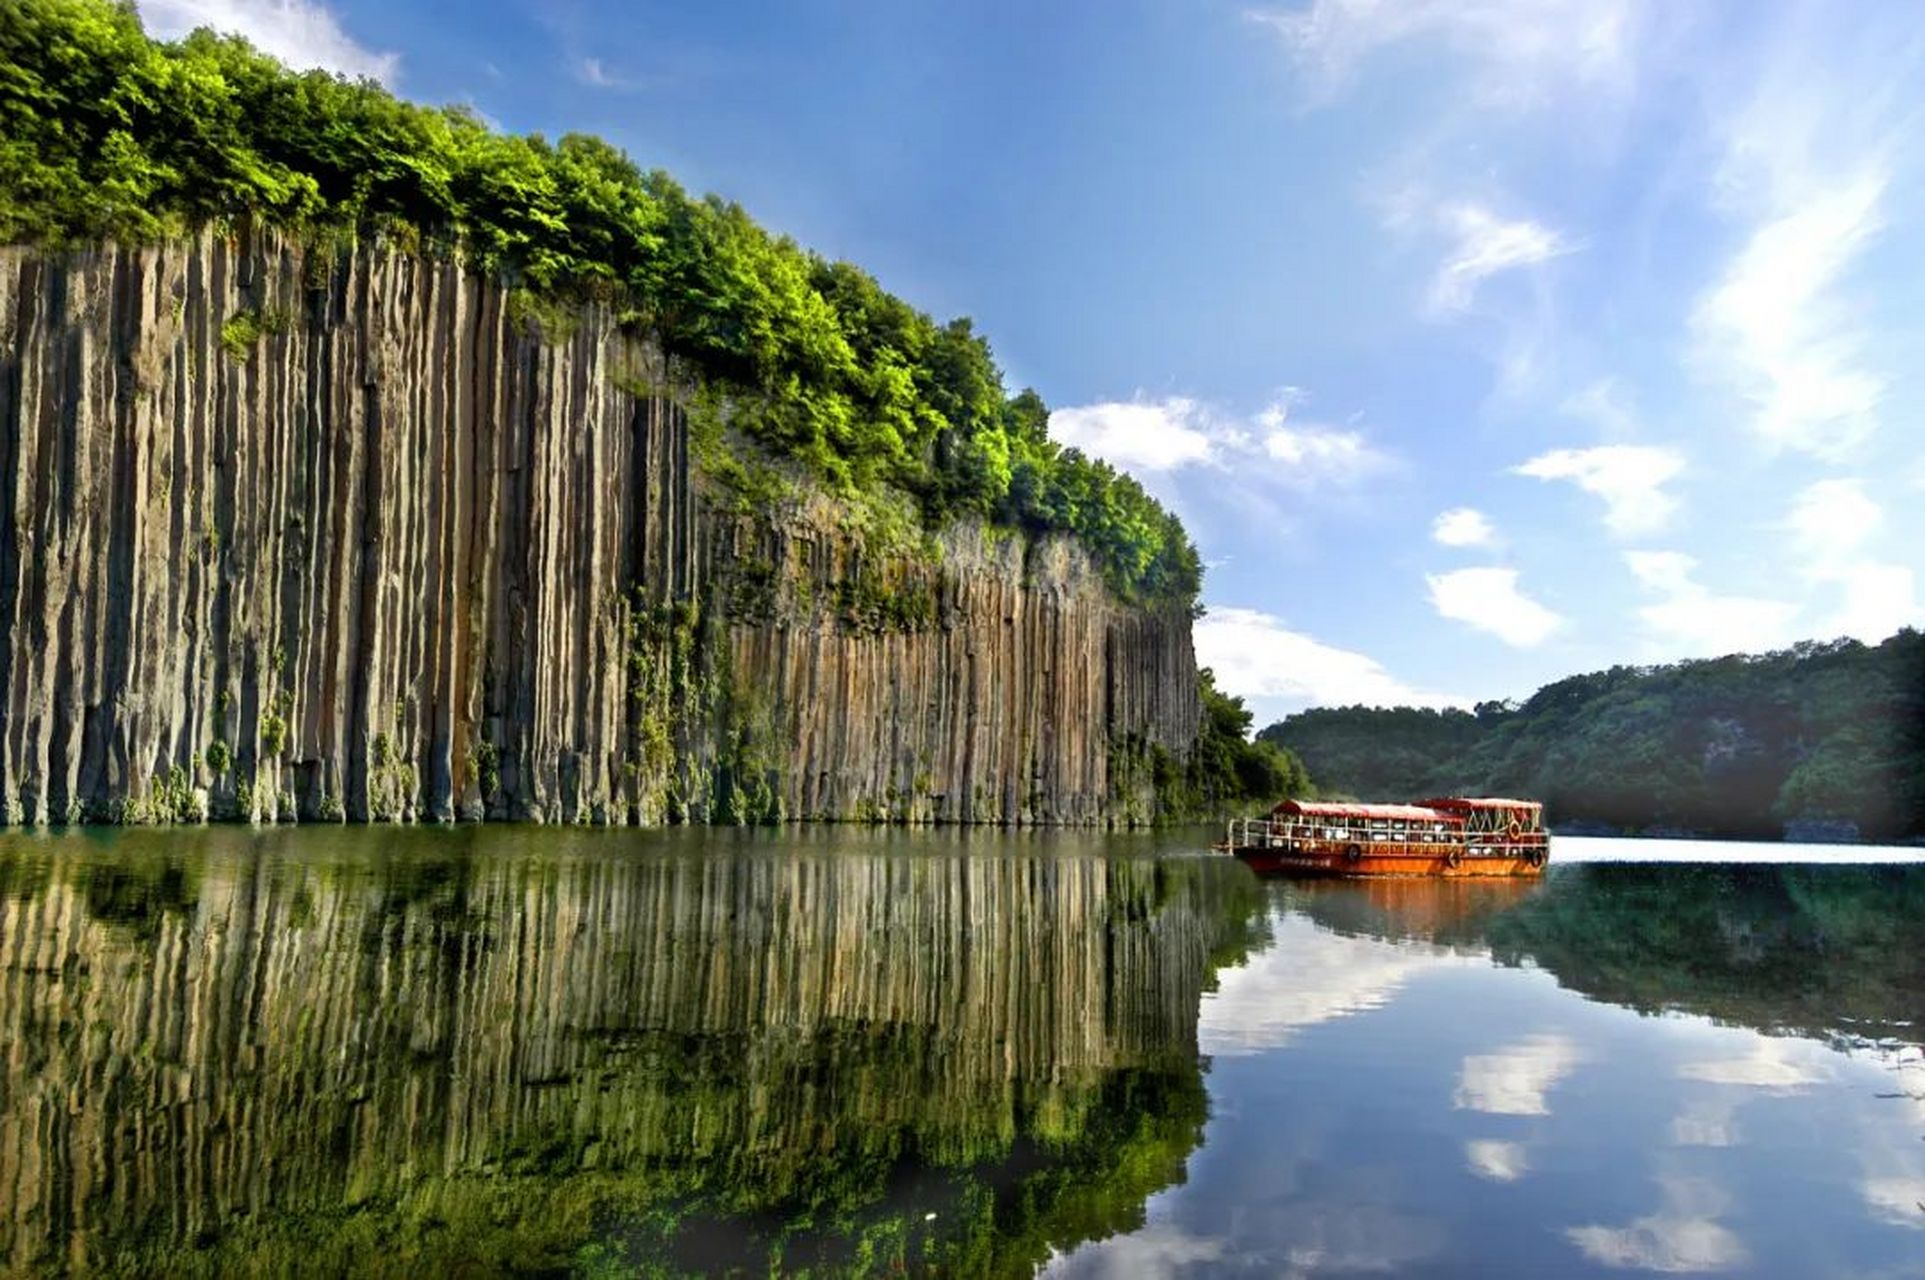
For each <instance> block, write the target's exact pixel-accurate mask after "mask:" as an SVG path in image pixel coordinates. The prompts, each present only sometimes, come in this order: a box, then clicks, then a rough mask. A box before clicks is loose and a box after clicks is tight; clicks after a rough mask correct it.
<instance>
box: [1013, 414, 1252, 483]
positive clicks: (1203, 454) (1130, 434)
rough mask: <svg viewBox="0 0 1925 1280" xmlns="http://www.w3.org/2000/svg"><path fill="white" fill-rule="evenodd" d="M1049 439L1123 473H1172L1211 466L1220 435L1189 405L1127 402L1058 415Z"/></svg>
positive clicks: (1051, 423)
mask: <svg viewBox="0 0 1925 1280" xmlns="http://www.w3.org/2000/svg"><path fill="white" fill-rule="evenodd" d="M1049 433H1050V435H1051V436H1053V437H1055V438H1056V439H1057V440H1058V441H1059V442H1061V443H1063V444H1066V445H1072V446H1074V447H1075V448H1078V449H1081V450H1082V451H1083V452H1084V453H1087V454H1089V455H1091V456H1092V457H1098V458H1102V459H1103V460H1104V461H1106V462H1111V463H1114V464H1115V465H1116V466H1119V467H1122V468H1124V469H1125V470H1127V471H1175V470H1177V469H1178V468H1180V467H1187V466H1194V465H1197V464H1199V463H1208V462H1210V461H1212V460H1213V459H1214V458H1215V456H1216V453H1217V450H1218V448H1219V447H1220V440H1219V432H1218V431H1217V429H1216V427H1215V426H1214V424H1212V423H1211V422H1210V421H1209V419H1208V417H1207V416H1206V415H1205V414H1204V412H1203V409H1202V407H1201V406H1200V405H1198V404H1197V402H1196V401H1194V400H1189V399H1184V398H1182V397H1174V398H1171V399H1167V400H1132V401H1129V402H1127V403H1119V402H1111V403H1107V404H1091V405H1084V406H1082V407H1080V408H1074V409H1058V410H1056V411H1055V412H1054V413H1052V414H1050V415H1049Z"/></svg>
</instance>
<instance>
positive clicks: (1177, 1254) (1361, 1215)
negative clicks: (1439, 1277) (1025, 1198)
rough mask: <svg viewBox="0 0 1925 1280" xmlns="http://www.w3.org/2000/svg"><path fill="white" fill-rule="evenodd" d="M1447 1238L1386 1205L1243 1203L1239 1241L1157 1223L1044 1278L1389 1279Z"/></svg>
mask: <svg viewBox="0 0 1925 1280" xmlns="http://www.w3.org/2000/svg"><path fill="white" fill-rule="evenodd" d="M1446 1238H1447V1233H1446V1232H1445V1230H1444V1226H1443V1224H1442V1223H1441V1222H1439V1221H1437V1220H1436V1219H1433V1218H1427V1217H1415V1216H1413V1215H1410V1214H1407V1213H1401V1212H1399V1211H1397V1210H1395V1209H1392V1208H1389V1207H1388V1206H1385V1205H1381V1204H1366V1203H1359V1202H1357V1201H1355V1200H1351V1199H1335V1198H1330V1197H1324V1198H1319V1199H1314V1200H1291V1199H1283V1200H1271V1201H1268V1202H1265V1203H1258V1204H1252V1205H1248V1206H1245V1207H1244V1208H1243V1209H1241V1210H1240V1211H1239V1212H1238V1214H1237V1217H1236V1231H1235V1236H1234V1238H1225V1239H1217V1238H1212V1237H1209V1236H1198V1235H1191V1234H1189V1233H1187V1232H1185V1231H1183V1230H1181V1229H1179V1228H1177V1227H1174V1226H1151V1227H1147V1228H1145V1229H1144V1230H1142V1231H1139V1232H1137V1233H1136V1234H1135V1235H1128V1236H1117V1237H1113V1238H1111V1239H1108V1240H1100V1241H1096V1242H1093V1243H1091V1244H1086V1245H1084V1246H1082V1247H1081V1248H1079V1249H1077V1250H1076V1251H1075V1252H1074V1253H1071V1254H1069V1255H1067V1256H1059V1257H1054V1258H1051V1259H1050V1260H1049V1262H1048V1263H1047V1264H1046V1265H1045V1267H1044V1274H1046V1275H1050V1276H1057V1277H1068V1278H1070V1280H1084V1278H1085V1277H1102V1278H1104V1280H1107V1278H1108V1277H1117V1278H1118V1280H1123V1278H1125V1277H1127V1278H1128V1280H1136V1277H1139V1276H1156V1277H1174V1276H1184V1275H1198V1276H1206V1275H1207V1276H1218V1275H1247V1276H1264V1277H1271V1276H1290V1277H1305V1278H1306V1280H1307V1278H1308V1277H1311V1276H1327V1275H1358V1274H1373V1273H1374V1274H1384V1273H1389V1272H1397V1271H1402V1270H1406V1269H1408V1268H1409V1267H1411V1266H1413V1265H1415V1264H1417V1263H1419V1262H1421V1261H1423V1260H1424V1259H1426V1258H1429V1257H1432V1256H1433V1255H1435V1254H1436V1253H1437V1251H1438V1250H1440V1249H1441V1248H1443V1246H1444V1241H1445V1240H1446Z"/></svg>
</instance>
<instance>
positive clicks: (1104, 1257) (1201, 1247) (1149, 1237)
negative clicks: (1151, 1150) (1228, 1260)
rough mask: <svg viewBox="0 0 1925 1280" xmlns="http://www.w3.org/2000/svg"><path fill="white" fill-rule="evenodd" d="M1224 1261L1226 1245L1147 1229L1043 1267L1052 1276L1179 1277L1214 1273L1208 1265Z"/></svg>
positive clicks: (1175, 1231) (1167, 1230)
mask: <svg viewBox="0 0 1925 1280" xmlns="http://www.w3.org/2000/svg"><path fill="white" fill-rule="evenodd" d="M1222 1261H1223V1242H1222V1241H1221V1240H1213V1239H1210V1238H1209V1237H1207V1236H1193V1235H1190V1234H1188V1233H1187V1232H1184V1231H1180V1230H1178V1229H1177V1228H1175V1227H1166V1226H1153V1227H1146V1228H1144V1229H1143V1230H1142V1231H1139V1232H1137V1233H1136V1234H1134V1235H1127V1236H1113V1237H1111V1238H1110V1239H1108V1240H1099V1241H1097V1242H1095V1243H1093V1244H1088V1245H1085V1246H1083V1247H1082V1248H1080V1249H1078V1250H1076V1252H1075V1253H1074V1254H1072V1255H1068V1256H1063V1255H1059V1256H1057V1257H1053V1258H1051V1259H1050V1260H1049V1262H1048V1263H1047V1264H1045V1266H1044V1267H1043V1274H1044V1275H1050V1276H1118V1277H1128V1280H1136V1278H1137V1277H1139V1276H1141V1277H1163V1276H1178V1275H1182V1274H1183V1273H1184V1272H1185V1271H1187V1270H1189V1269H1190V1268H1192V1267H1201V1268H1202V1269H1203V1270H1206V1271H1207V1270H1213V1269H1215V1268H1214V1267H1212V1266H1209V1265H1206V1264H1215V1263H1221V1262H1222Z"/></svg>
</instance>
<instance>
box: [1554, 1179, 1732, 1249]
mask: <svg viewBox="0 0 1925 1280" xmlns="http://www.w3.org/2000/svg"><path fill="white" fill-rule="evenodd" d="M1662 1185H1663V1187H1664V1208H1662V1209H1660V1210H1659V1211H1658V1212H1656V1213H1654V1214H1651V1215H1649V1216H1647V1217H1643V1218H1639V1219H1637V1220H1635V1221H1634V1222H1632V1223H1630V1224H1629V1225H1627V1226H1622V1227H1603V1226H1590V1227H1570V1228H1567V1229H1566V1230H1565V1233H1564V1234H1565V1235H1567V1236H1568V1237H1570V1240H1571V1243H1573V1244H1575V1245H1576V1246H1577V1247H1578V1248H1580V1249H1582V1250H1583V1251H1584V1253H1585V1255H1586V1256H1587V1257H1589V1258H1590V1259H1591V1260H1592V1261H1593V1262H1598V1263H1602V1264H1603V1265H1604V1266H1607V1267H1636V1268H1638V1269H1640V1270H1644V1271H1669V1272H1680V1271H1723V1270H1726V1269H1728V1268H1731V1267H1735V1266H1738V1265H1739V1264H1741V1263H1743V1262H1744V1261H1745V1260H1746V1258H1747V1257H1748V1256H1749V1255H1748V1254H1747V1252H1746V1250H1745V1246H1744V1241H1742V1240H1740V1239H1739V1238H1738V1236H1737V1234H1736V1233H1735V1232H1733V1231H1732V1230H1731V1229H1730V1228H1729V1227H1726V1226H1724V1225H1723V1224H1721V1223H1720V1222H1718V1221H1717V1215H1719V1214H1721V1213H1723V1212H1724V1211H1725V1209H1726V1208H1727V1207H1728V1205H1729V1203H1730V1201H1729V1197H1727V1196H1726V1195H1725V1194H1724V1192H1723V1191H1721V1190H1719V1189H1718V1188H1717V1187H1716V1186H1714V1185H1712V1184H1711V1183H1709V1182H1705V1181H1703V1180H1701V1179H1687V1178H1668V1179H1664V1180H1663V1182H1662Z"/></svg>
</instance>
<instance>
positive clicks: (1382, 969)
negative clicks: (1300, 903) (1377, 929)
mask: <svg viewBox="0 0 1925 1280" xmlns="http://www.w3.org/2000/svg"><path fill="white" fill-rule="evenodd" d="M1275 935H1276V944H1275V945H1274V946H1272V947H1271V948H1270V949H1269V950H1267V951H1265V952H1264V953H1262V954H1261V955H1258V956H1256V957H1254V958H1253V959H1252V960H1251V961H1250V963H1248V964H1247V965H1244V966H1243V967H1241V968H1238V969H1231V970H1228V971H1226V972H1225V973H1223V974H1222V975H1221V977H1220V978H1219V979H1218V985H1217V989H1216V991H1215V992H1213V993H1211V994H1208V995H1206V996H1204V998H1203V1007H1202V1009H1201V1011H1200V1012H1199V1015H1198V1020H1197V1038H1198V1042H1199V1046H1200V1047H1201V1048H1202V1050H1203V1052H1205V1053H1207V1054H1211V1055H1220V1056H1230V1055H1235V1054H1245V1053H1258V1052H1261V1051H1262V1050H1265V1049H1274V1048H1276V1047H1278V1046H1279V1045H1282V1044H1284V1043H1285V1042H1287V1041H1288V1040H1289V1039H1290V1037H1291V1035H1292V1033H1294V1032H1295V1031H1297V1030H1298V1029H1299V1028H1302V1027H1308V1026H1313V1025H1315V1024H1316V1023H1319V1022H1329V1021H1331V1020H1332V1019H1334V1018H1341V1017H1344V1016H1345V1015H1347V1014H1352V1013H1361V1012H1363V1011H1365V1010H1367V1009H1376V1008H1379V1007H1381V1006H1382V1005H1384V1004H1385V1003H1387V1002H1388V1001H1389V1000H1390V998H1391V997H1392V996H1394V995H1395V994H1396V993H1397V991H1398V989H1399V988H1400V987H1402V986H1403V985H1404V983H1405V982H1407V981H1409V980H1410V979H1411V978H1412V977H1414V976H1416V975H1417V974H1420V973H1427V972H1429V971H1431V970H1433V969H1439V968H1443V967H1446V966H1449V965H1453V964H1460V963H1464V962H1463V961H1461V960H1460V959H1459V958H1458V957H1456V956H1454V955H1452V953H1450V952H1448V951H1445V950H1444V949H1442V948H1441V947H1433V946H1429V945H1419V944H1411V943H1398V944H1392V943H1387V942H1383V941H1381V940H1379V939H1376V938H1353V937H1349V936H1346V935H1344V934H1338V933H1330V932H1327V931H1326V930H1323V929H1320V928H1318V927H1317V926H1316V925H1314V924H1312V923H1311V922H1310V921H1308V920H1305V919H1303V918H1302V917H1300V916H1285V917H1283V918H1281V919H1279V920H1277V921H1276V926H1275Z"/></svg>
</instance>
